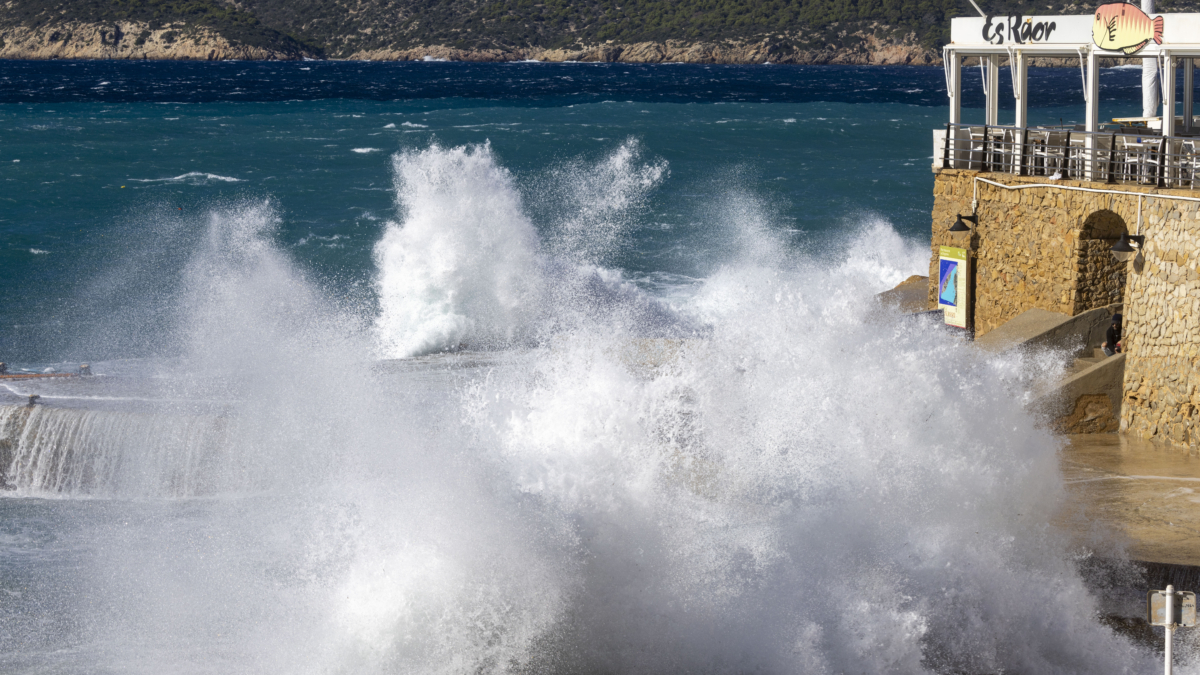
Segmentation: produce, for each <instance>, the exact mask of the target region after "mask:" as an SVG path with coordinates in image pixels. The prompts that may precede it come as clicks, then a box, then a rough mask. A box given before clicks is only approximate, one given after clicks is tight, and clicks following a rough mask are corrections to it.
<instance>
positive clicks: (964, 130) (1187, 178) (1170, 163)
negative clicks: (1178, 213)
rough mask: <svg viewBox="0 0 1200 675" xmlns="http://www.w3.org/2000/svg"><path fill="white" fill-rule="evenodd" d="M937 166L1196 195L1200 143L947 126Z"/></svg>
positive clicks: (1125, 134)
mask: <svg viewBox="0 0 1200 675" xmlns="http://www.w3.org/2000/svg"><path fill="white" fill-rule="evenodd" d="M934 136H935V138H934V151H935V153H936V154H935V155H934V166H941V167H942V168H944V169H971V170H974V171H984V172H996V173H1011V174H1016V175H1020V176H1046V177H1048V178H1059V179H1072V180H1086V181H1094V182H1102V183H1139V184H1144V185H1154V186H1157V187H1160V188H1186V189H1196V188H1197V187H1200V186H1198V185H1197V180H1196V168H1197V165H1198V164H1200V138H1189V137H1175V136H1169V137H1168V136H1159V135H1155V133H1154V132H1153V131H1151V130H1149V129H1147V130H1146V131H1145V132H1143V133H1137V132H1136V131H1132V132H1131V131H1127V130H1126V131H1122V132H1111V131H1110V132H1091V133H1089V132H1087V131H1080V130H1078V129H1070V128H1054V127H1051V128H1028V129H1022V128H1020V127H1008V126H986V125H967V124H947V125H946V129H945V131H944V132H943V131H942V130H940V129H939V130H937V131H935V132H934Z"/></svg>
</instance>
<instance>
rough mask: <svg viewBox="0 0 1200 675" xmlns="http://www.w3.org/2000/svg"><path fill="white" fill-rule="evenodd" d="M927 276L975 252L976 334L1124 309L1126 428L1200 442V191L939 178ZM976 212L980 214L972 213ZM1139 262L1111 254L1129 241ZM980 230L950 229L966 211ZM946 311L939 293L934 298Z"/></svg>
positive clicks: (942, 173) (952, 173)
mask: <svg viewBox="0 0 1200 675" xmlns="http://www.w3.org/2000/svg"><path fill="white" fill-rule="evenodd" d="M935 172H936V174H937V175H936V177H935V181H934V208H933V242H932V251H931V260H930V270H931V274H930V279H936V278H937V264H938V250H939V247H941V246H957V247H961V248H967V249H968V250H970V251H971V252H972V258H973V262H974V288H975V312H974V324H973V327H974V330H975V335H976V337H981V336H982V335H985V334H986V333H987V332H988V331H990V330H993V329H994V328H996V327H998V326H1000V325H1001V324H1003V323H1005V322H1006V321H1008V320H1009V319H1012V318H1013V317H1015V316H1017V315H1018V314H1021V313H1022V312H1024V311H1026V310H1028V309H1033V308H1038V309H1044V310H1049V311H1054V312H1061V313H1064V314H1068V315H1076V314H1079V313H1081V312H1085V311H1087V310H1090V309H1094V308H1099V307H1104V306H1107V305H1110V304H1113V303H1116V302H1121V303H1123V305H1124V315H1125V337H1124V345H1125V350H1126V354H1127V356H1126V365H1125V375H1124V384H1123V396H1122V406H1121V429H1122V430H1123V431H1126V432H1128V433H1132V434H1135V435H1137V436H1141V437H1144V438H1151V439H1156V440H1164V441H1168V442H1171V443H1174V444H1178V445H1185V446H1195V445H1198V444H1200V424H1198V423H1200V391H1198V385H1200V267H1198V265H1200V191H1193V190H1192V189H1190V186H1189V189H1170V188H1158V187H1156V186H1150V185H1140V184H1121V185H1115V186H1114V185H1107V184H1105V183H1101V182H1097V181H1082V180H1056V181H1053V182H1051V181H1048V180H1047V179H1046V177H1045V176H1021V175H1013V174H1008V173H1000V172H981V171H977V170H967V169H950V168H948V169H935ZM973 205H974V208H973ZM1139 211H1140V232H1141V234H1142V235H1144V236H1145V237H1146V239H1145V245H1144V247H1143V248H1142V250H1141V256H1140V257H1139V258H1138V259H1135V260H1133V261H1131V262H1118V261H1117V260H1116V259H1115V258H1114V257H1113V256H1112V254H1111V249H1112V247H1113V245H1114V244H1115V243H1116V242H1117V241H1118V240H1119V238H1120V237H1121V235H1123V234H1135V233H1136V231H1137V228H1138V223H1139ZM971 213H975V214H976V215H977V216H978V220H979V222H978V225H977V226H975V227H974V228H972V231H970V232H966V233H952V232H949V228H950V226H951V225H952V224H953V223H954V222H955V220H956V218H957V216H958V215H959V214H964V215H965V214H971ZM929 302H930V307H931V308H935V307H937V288H936V284H931V287H930V290H929Z"/></svg>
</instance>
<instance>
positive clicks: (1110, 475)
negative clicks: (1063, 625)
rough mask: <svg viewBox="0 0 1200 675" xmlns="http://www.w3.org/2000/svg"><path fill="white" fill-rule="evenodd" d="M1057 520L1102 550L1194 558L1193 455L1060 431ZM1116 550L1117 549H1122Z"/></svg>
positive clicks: (1199, 524) (1199, 522)
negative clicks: (1062, 498)
mask: <svg viewBox="0 0 1200 675" xmlns="http://www.w3.org/2000/svg"><path fill="white" fill-rule="evenodd" d="M1064 439H1065V442H1064V446H1063V449H1062V453H1061V462H1062V468H1063V477H1064V479H1065V481H1066V488H1067V493H1068V495H1069V498H1068V502H1067V504H1066V507H1065V508H1064V511H1063V513H1062V514H1060V517H1059V519H1058V520H1059V523H1060V524H1061V525H1063V526H1064V527H1066V528H1068V529H1069V530H1070V531H1072V532H1073V533H1074V534H1075V536H1076V537H1077V538H1078V540H1079V543H1080V544H1082V545H1085V546H1088V547H1089V548H1091V549H1093V550H1096V551H1097V552H1098V553H1101V554H1102V555H1103V554H1106V553H1107V554H1110V555H1111V554H1116V555H1118V556H1120V554H1121V552H1122V551H1121V549H1123V552H1124V554H1125V555H1126V556H1128V557H1129V558H1130V559H1133V560H1139V561H1144V562H1150V563H1169V564H1172V565H1191V566H1195V565H1200V456H1196V455H1193V454H1190V453H1189V452H1188V450H1187V449H1185V448H1179V447H1174V446H1169V445H1165V444H1161V443H1153V442H1150V441H1145V440H1141V439H1137V438H1127V437H1124V436H1121V435H1118V434H1079V435H1072V436H1066V437H1064ZM1122 557H1123V556H1122Z"/></svg>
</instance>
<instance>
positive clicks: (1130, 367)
mask: <svg viewBox="0 0 1200 675" xmlns="http://www.w3.org/2000/svg"><path fill="white" fill-rule="evenodd" d="M1143 217H1144V218H1145V222H1144V224H1143V226H1142V234H1145V235H1146V247H1145V251H1144V260H1141V261H1138V260H1135V261H1134V263H1133V264H1132V266H1131V274H1130V275H1129V285H1128V288H1127V289H1126V293H1125V295H1126V298H1128V300H1127V301H1126V307H1127V310H1126V313H1125V340H1124V343H1125V349H1126V352H1127V353H1128V357H1126V358H1127V365H1126V369H1125V385H1124V390H1125V393H1124V399H1123V401H1122V408H1121V429H1122V430H1125V431H1128V432H1130V433H1133V434H1134V435H1137V436H1140V437H1142V438H1151V439H1155V440H1164V441H1168V442H1170V443H1173V444H1175V445H1185V446H1193V447H1195V446H1196V445H1198V444H1200V425H1198V424H1197V422H1198V421H1200V413H1198V412H1197V409H1198V408H1200V391H1197V385H1200V372H1197V369H1198V368H1200V359H1198V358H1197V357H1198V354H1200V273H1198V271H1197V263H1198V262H1200V204H1198V203H1196V202H1180V201H1165V200H1149V202H1148V203H1147V205H1146V209H1145V211H1144V212H1143Z"/></svg>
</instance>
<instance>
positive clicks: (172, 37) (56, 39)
mask: <svg viewBox="0 0 1200 675" xmlns="http://www.w3.org/2000/svg"><path fill="white" fill-rule="evenodd" d="M309 55H310V54H308V53H306V52H305V51H303V50H283V49H272V48H269V47H256V46H250V45H246V44H241V43H238V42H235V41H230V40H229V39H227V38H226V37H225V36H223V35H221V34H220V33H218V32H217V31H215V30H213V29H211V28H207V27H203V26H201V27H188V26H186V25H184V24H183V23H177V24H170V25H165V26H160V27H158V28H152V27H151V26H150V24H147V23H141V22H114V23H83V22H74V21H72V22H65V23H55V24H48V25H44V26H42V27H40V28H34V29H30V28H27V27H24V26H19V25H15V26H0V58H5V59H161V60H180V61H205V60H207V61H213V60H253V61H262V60H292V59H298V58H303V57H304V56H309Z"/></svg>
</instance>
